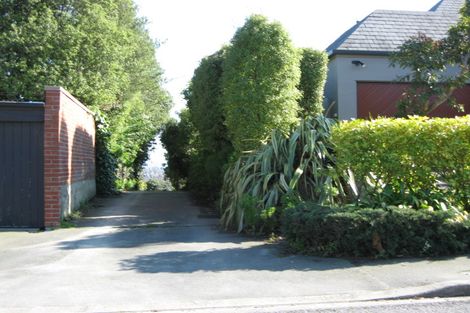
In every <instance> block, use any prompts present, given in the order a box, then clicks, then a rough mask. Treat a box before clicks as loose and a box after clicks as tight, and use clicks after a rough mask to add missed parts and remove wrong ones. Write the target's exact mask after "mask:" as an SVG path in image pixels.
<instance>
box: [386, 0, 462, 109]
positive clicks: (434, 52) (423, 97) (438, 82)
mask: <svg viewBox="0 0 470 313" xmlns="http://www.w3.org/2000/svg"><path fill="white" fill-rule="evenodd" d="M391 60H392V65H399V66H400V67H401V68H407V69H411V74H410V75H409V76H407V77H405V78H404V79H406V80H408V79H409V80H411V86H410V87H409V88H408V89H407V90H406V91H405V93H404V96H403V98H402V100H401V101H400V102H399V103H398V115H400V116H406V115H411V114H416V115H426V114H428V113H429V112H431V111H433V110H434V109H435V108H437V107H438V106H440V105H441V104H443V103H445V102H446V101H447V102H448V103H449V104H450V105H451V106H453V107H455V108H457V109H460V110H462V109H463V108H462V106H461V105H459V104H458V103H456V101H455V99H454V98H453V97H452V94H453V92H454V91H455V90H456V89H458V88H460V87H462V86H464V85H465V83H466V82H467V81H468V80H469V79H470V4H469V2H468V1H466V4H465V6H464V7H463V8H462V10H461V17H460V20H459V22H458V23H457V25H455V26H453V27H451V28H450V30H449V32H448V36H447V37H446V38H443V39H441V40H433V39H432V38H429V37H427V36H426V35H424V34H419V35H418V36H416V37H412V38H411V39H410V40H408V41H407V42H405V43H404V44H403V45H402V47H401V48H400V50H399V51H398V52H397V53H396V54H394V55H392V58H391ZM453 68H454V69H455V70H456V73H455V74H452V73H449V72H450V71H449V69H450V70H451V71H452V69H453Z"/></svg>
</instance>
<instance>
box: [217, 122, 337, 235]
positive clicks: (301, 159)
mask: <svg viewBox="0 0 470 313" xmlns="http://www.w3.org/2000/svg"><path fill="white" fill-rule="evenodd" d="M333 124H334V121H333V120H332V119H329V118H326V117H324V116H323V115H319V116H316V117H310V118H307V119H305V120H302V121H301V122H300V124H299V125H298V126H297V127H296V128H295V129H294V130H293V131H292V132H291V133H290V135H289V136H285V135H284V134H282V133H281V132H280V131H277V130H274V131H273V132H272V135H271V137H270V140H269V141H268V142H267V143H266V144H265V145H263V146H262V147H261V148H260V149H258V150H256V151H254V152H251V153H248V154H247V155H244V156H242V157H240V158H239V159H238V160H237V161H236V162H235V163H234V164H233V165H232V166H231V167H230V168H229V169H228V170H227V172H226V173H225V177H224V185H223V188H222V193H221V202H220V206H221V210H222V219H221V222H222V225H223V226H224V227H225V228H235V229H237V231H239V232H240V231H242V230H243V228H244V227H245V224H246V219H247V214H246V213H247V212H246V206H244V205H243V203H244V202H246V201H244V199H245V198H246V197H247V196H248V197H250V198H252V199H256V200H257V201H256V204H255V208H251V209H254V210H255V211H256V214H257V215H258V216H263V215H264V216H265V215H266V212H268V211H272V208H276V207H279V206H280V203H281V199H282V196H283V195H287V194H289V195H295V196H297V197H299V198H300V199H302V200H308V201H313V202H316V203H318V204H321V205H334V203H335V202H336V201H337V200H338V199H340V198H342V197H343V196H344V190H343V188H342V185H341V182H340V178H339V175H338V174H337V172H336V170H335V166H334V157H333V155H332V151H333V145H332V143H331V140H330V138H331V130H332V126H333Z"/></svg>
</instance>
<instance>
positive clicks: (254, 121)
mask: <svg viewBox="0 0 470 313" xmlns="http://www.w3.org/2000/svg"><path fill="white" fill-rule="evenodd" d="M326 66H327V57H326V54H325V53H324V52H320V51H314V50H311V49H296V48H294V47H293V45H292V43H291V41H290V39H289V37H288V35H287V33H286V31H285V30H284V29H283V28H282V26H281V25H280V24H279V23H276V22H274V23H271V22H269V21H268V20H267V19H266V18H265V17H262V16H258V15H254V16H251V17H250V18H248V19H247V20H246V23H245V25H243V26H242V27H241V28H239V29H238V31H237V32H236V33H235V35H234V37H233V39H232V41H231V44H230V45H228V46H225V47H223V48H222V49H221V50H219V51H217V52H216V53H214V54H213V55H210V56H208V57H206V58H204V59H203V60H202V61H201V63H200V64H199V66H198V68H197V69H196V70H195V71H194V76H193V78H192V79H191V82H190V84H189V86H188V88H187V89H186V90H185V91H184V96H185V98H186V101H187V106H188V111H187V112H182V115H181V116H180V121H179V122H175V121H171V122H170V123H168V124H167V126H166V128H165V130H164V131H163V134H162V141H163V144H164V146H165V147H166V148H167V168H166V174H167V177H168V178H169V179H170V180H171V181H172V183H173V185H174V186H175V188H176V189H182V188H184V189H188V190H190V191H191V193H192V194H193V195H194V196H195V198H196V199H197V200H198V201H201V202H204V203H205V204H209V205H210V204H214V203H216V202H217V199H218V198H219V196H220V191H221V187H222V185H223V177H224V172H225V170H226V169H227V168H228V167H229V166H233V163H234V162H236V160H237V159H238V158H239V157H240V156H243V154H244V153H245V151H246V150H256V149H258V148H259V147H261V146H262V145H263V144H264V143H265V142H266V141H267V140H269V137H270V135H271V133H272V131H273V130H274V129H277V133H278V134H277V136H279V138H281V137H285V136H287V134H288V133H289V131H290V129H291V128H292V127H294V126H295V125H296V124H297V123H298V122H299V118H300V117H305V118H308V117H309V116H316V115H317V114H319V113H320V112H321V111H322V110H323V107H322V102H323V86H324V83H325V79H326Z"/></svg>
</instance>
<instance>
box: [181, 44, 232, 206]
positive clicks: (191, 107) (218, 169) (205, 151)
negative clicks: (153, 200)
mask: <svg viewBox="0 0 470 313" xmlns="http://www.w3.org/2000/svg"><path fill="white" fill-rule="evenodd" d="M225 50H226V49H222V50H220V51H218V52H216V53H215V54H213V55H211V56H209V57H207V58H204V59H203V60H202V61H201V63H200V65H199V67H198V68H197V69H196V70H195V71H194V76H193V78H192V79H191V82H190V85H189V87H188V88H187V89H186V90H185V92H184V95H185V98H186V101H187V106H188V113H189V118H190V119H191V122H192V125H193V126H194V129H193V132H194V135H193V137H194V139H193V142H192V144H191V146H192V151H193V153H192V155H191V156H190V167H189V172H188V186H187V187H188V189H189V190H191V192H192V193H193V195H194V196H195V197H196V199H198V200H200V201H202V200H203V202H205V203H209V204H211V203H214V202H215V200H216V198H217V196H218V194H219V192H220V188H221V186H222V180H223V172H224V170H225V168H226V164H227V162H228V159H229V157H230V155H232V153H233V146H232V142H231V141H230V139H229V137H228V131H227V127H226V126H225V115H224V113H223V103H222V101H223V99H222V95H223V90H222V89H223V85H222V73H223V65H224V61H225V52H226V51H225Z"/></svg>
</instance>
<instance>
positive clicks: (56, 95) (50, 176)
mask: <svg viewBox="0 0 470 313" xmlns="http://www.w3.org/2000/svg"><path fill="white" fill-rule="evenodd" d="M60 97H61V90H60V89H58V88H56V89H52V88H46V91H45V98H46V105H45V109H44V225H45V226H46V227H54V226H58V225H59V224H60V219H61V216H60V215H61V212H60V186H61V184H62V177H61V171H62V164H61V157H60V144H59V140H60V138H59V136H60Z"/></svg>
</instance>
